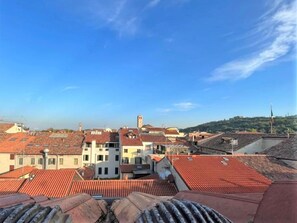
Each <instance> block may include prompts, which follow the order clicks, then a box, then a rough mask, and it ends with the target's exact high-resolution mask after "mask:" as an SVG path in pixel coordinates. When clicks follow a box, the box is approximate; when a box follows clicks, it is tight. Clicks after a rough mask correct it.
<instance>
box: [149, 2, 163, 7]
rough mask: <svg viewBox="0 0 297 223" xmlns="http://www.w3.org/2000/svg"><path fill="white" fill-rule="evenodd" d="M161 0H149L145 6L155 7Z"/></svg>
mask: <svg viewBox="0 0 297 223" xmlns="http://www.w3.org/2000/svg"><path fill="white" fill-rule="evenodd" d="M160 1H161V0H151V1H150V2H149V3H148V4H147V7H155V6H157V5H158V4H159V3H160Z"/></svg>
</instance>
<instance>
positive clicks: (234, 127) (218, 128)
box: [180, 115, 297, 134]
mask: <svg viewBox="0 0 297 223" xmlns="http://www.w3.org/2000/svg"><path fill="white" fill-rule="evenodd" d="M180 131H181V132H185V133H188V132H193V131H201V132H210V133H217V132H236V131H248V132H263V133H270V118H269V117H252V118H250V117H242V116H235V117H233V118H230V119H228V120H221V121H213V122H208V123H204V124H201V125H197V126H194V127H188V128H185V129H180ZM288 131H289V132H290V133H294V132H297V115H292V116H285V117H283V116H277V117H274V123H273V132H274V133H279V134H282V133H287V132H288Z"/></svg>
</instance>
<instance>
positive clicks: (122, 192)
mask: <svg viewBox="0 0 297 223" xmlns="http://www.w3.org/2000/svg"><path fill="white" fill-rule="evenodd" d="M134 191H138V192H143V193H148V194H152V195H156V196H173V195H175V194H176V193H177V190H176V188H175V186H174V185H172V184H170V183H168V182H166V181H161V180H151V179H149V180H89V181H76V182H74V183H73V185H72V187H71V190H70V193H69V194H70V195H72V194H76V193H87V194H90V195H100V196H102V197H111V198H115V197H126V196H128V195H129V194H130V193H132V192H134Z"/></svg>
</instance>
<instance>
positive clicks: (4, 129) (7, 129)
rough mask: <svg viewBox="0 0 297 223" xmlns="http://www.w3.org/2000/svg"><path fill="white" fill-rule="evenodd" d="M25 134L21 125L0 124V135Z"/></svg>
mask: <svg viewBox="0 0 297 223" xmlns="http://www.w3.org/2000/svg"><path fill="white" fill-rule="evenodd" d="M18 132H27V130H26V129H25V127H24V125H23V124H22V123H0V133H18Z"/></svg>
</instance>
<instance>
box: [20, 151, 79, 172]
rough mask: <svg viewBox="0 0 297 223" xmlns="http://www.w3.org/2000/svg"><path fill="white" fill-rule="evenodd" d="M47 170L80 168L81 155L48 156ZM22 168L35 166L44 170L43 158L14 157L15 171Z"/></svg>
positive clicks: (36, 156) (35, 156) (38, 156)
mask: <svg viewBox="0 0 297 223" xmlns="http://www.w3.org/2000/svg"><path fill="white" fill-rule="evenodd" d="M47 162H48V164H47V169H51V170H58V169H66V168H79V167H82V159H81V155H48V161H47ZM22 166H35V167H36V168H38V169H44V157H43V156H42V155H41V154H40V155H22V154H20V155H16V160H15V169H16V168H20V167H22Z"/></svg>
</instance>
